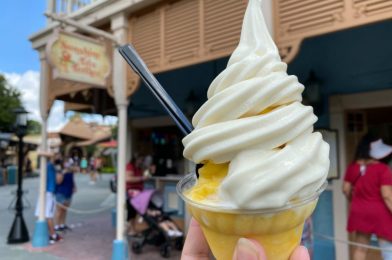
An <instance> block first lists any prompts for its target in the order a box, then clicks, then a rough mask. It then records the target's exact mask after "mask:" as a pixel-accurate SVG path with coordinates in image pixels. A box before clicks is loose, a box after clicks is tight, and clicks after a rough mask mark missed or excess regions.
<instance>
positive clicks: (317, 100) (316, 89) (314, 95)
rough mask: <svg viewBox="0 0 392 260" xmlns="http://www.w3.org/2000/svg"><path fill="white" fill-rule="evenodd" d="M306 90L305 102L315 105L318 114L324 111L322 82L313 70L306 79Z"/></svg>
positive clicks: (315, 111) (314, 108) (304, 94)
mask: <svg viewBox="0 0 392 260" xmlns="http://www.w3.org/2000/svg"><path fill="white" fill-rule="evenodd" d="M304 85H305V91H304V93H303V97H304V104H306V105H310V106H312V107H313V110H314V113H315V114H316V115H319V114H322V112H323V105H324V104H323V97H322V94H321V85H322V82H321V80H320V79H319V78H317V76H316V74H315V73H314V71H313V70H311V71H310V73H309V77H308V79H307V80H306V81H305V84H304Z"/></svg>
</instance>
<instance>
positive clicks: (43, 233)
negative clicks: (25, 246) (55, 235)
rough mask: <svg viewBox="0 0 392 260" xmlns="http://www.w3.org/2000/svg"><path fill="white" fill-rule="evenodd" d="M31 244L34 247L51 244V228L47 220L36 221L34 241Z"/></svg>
mask: <svg viewBox="0 0 392 260" xmlns="http://www.w3.org/2000/svg"><path fill="white" fill-rule="evenodd" d="M31 244H32V245H33V247H46V246H48V245H49V230H48V223H47V222H46V220H44V221H37V222H35V227H34V234H33V241H32V242H31Z"/></svg>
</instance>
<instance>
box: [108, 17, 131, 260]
mask: <svg viewBox="0 0 392 260" xmlns="http://www.w3.org/2000/svg"><path fill="white" fill-rule="evenodd" d="M111 29H112V32H113V34H114V36H115V37H116V38H117V39H118V41H119V42H120V43H125V42H126V41H127V34H128V19H127V16H126V15H125V14H124V13H119V14H117V15H115V16H113V17H112V19H111ZM126 69H127V68H126V64H125V62H124V60H123V58H122V57H121V55H120V54H119V53H118V51H117V50H115V51H114V52H113V88H114V99H115V102H116V106H117V112H118V139H117V143H118V147H117V149H118V150H117V216H116V239H115V240H114V241H113V253H112V260H123V259H128V248H127V242H126V241H125V237H124V234H125V192H126V191H125V168H126V143H127V108H128V98H127V81H126V80H127V74H126Z"/></svg>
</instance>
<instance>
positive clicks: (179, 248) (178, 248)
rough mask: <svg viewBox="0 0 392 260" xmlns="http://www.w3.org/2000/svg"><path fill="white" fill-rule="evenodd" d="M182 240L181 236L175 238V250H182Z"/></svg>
mask: <svg viewBox="0 0 392 260" xmlns="http://www.w3.org/2000/svg"><path fill="white" fill-rule="evenodd" d="M183 240H184V238H183V237H179V238H177V239H176V242H175V244H174V245H175V247H176V249H177V250H180V251H181V250H182V247H183V246H184V242H183Z"/></svg>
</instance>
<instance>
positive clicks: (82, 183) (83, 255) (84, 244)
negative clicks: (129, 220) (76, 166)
mask: <svg viewBox="0 0 392 260" xmlns="http://www.w3.org/2000/svg"><path fill="white" fill-rule="evenodd" d="M110 178H111V175H108V174H103V175H102V179H100V180H98V181H97V183H96V184H95V185H91V184H89V177H88V176H87V175H82V174H76V179H75V180H76V185H77V192H76V193H75V195H74V197H73V201H72V205H71V208H72V209H75V212H73V211H69V212H68V217H67V224H68V225H69V226H71V227H72V230H71V231H67V232H66V233H64V240H63V241H61V242H59V243H56V244H54V245H49V246H47V247H45V248H33V247H32V246H31V241H30V242H27V243H24V244H18V245H8V244H7V236H8V233H9V230H10V228H11V225H12V221H13V219H14V213H13V211H10V210H9V209H8V206H9V204H10V203H11V201H12V200H13V199H14V197H15V195H13V194H11V192H12V191H15V190H16V185H6V186H0V260H35V259H37V260H38V259H39V260H54V259H56V260H57V259H69V260H71V259H72V260H78V259H83V260H90V259H92V260H101V259H102V260H103V259H105V260H108V259H111V255H112V242H113V239H114V238H115V228H114V227H112V220H111V208H112V206H113V205H115V195H114V194H112V193H111V191H110V189H109V180H110ZM38 185H39V179H38V178H26V179H24V181H23V190H27V191H28V192H27V194H25V201H26V203H25V204H28V202H29V203H30V208H28V209H25V210H24V214H23V215H24V219H25V221H26V225H27V227H28V230H29V233H30V237H32V235H33V231H34V224H35V221H36V218H35V216H34V210H35V205H36V202H37V196H38ZM180 255H181V252H180V251H177V250H175V249H173V250H172V251H171V256H170V258H162V257H161V256H160V253H159V247H155V246H150V245H148V246H145V247H144V248H143V251H142V253H141V254H139V255H135V254H133V253H132V252H130V259H132V260H133V259H140V260H147V259H148V260H151V259H180Z"/></svg>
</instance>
